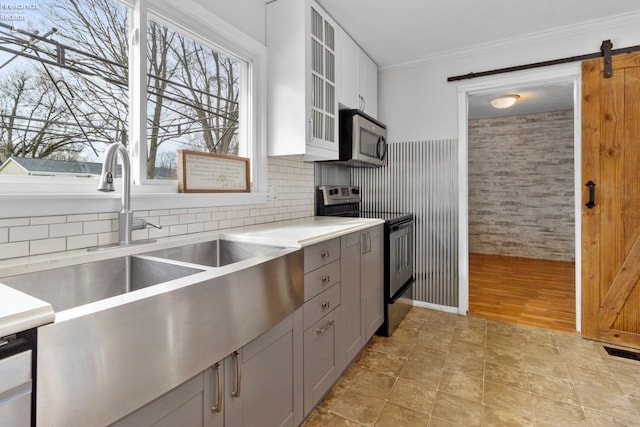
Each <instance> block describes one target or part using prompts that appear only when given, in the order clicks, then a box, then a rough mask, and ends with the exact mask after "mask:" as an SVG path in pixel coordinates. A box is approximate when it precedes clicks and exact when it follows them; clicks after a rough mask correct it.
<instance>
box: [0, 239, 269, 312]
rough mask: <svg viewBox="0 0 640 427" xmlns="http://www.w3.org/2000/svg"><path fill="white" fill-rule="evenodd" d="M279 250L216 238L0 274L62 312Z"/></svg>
mask: <svg viewBox="0 0 640 427" xmlns="http://www.w3.org/2000/svg"><path fill="white" fill-rule="evenodd" d="M281 249H282V248H281V247H276V246H267V245H260V244H254V243H248V242H236V241H231V240H224V239H217V240H211V241H207V242H201V243H193V244H188V245H185V246H178V247H173V248H168V249H161V250H157V251H153V252H146V253H143V254H141V255H127V256H121V257H116V258H109V259H105V260H100V261H93V262H88V263H84V264H76V265H71V266H67V267H59V268H55V269H50V270H44V271H39V272H34V273H27V274H21V275H18V276H12V277H7V278H0V283H2V284H4V285H7V286H10V287H12V288H14V289H17V290H19V291H21V292H24V293H26V294H28V295H31V296H33V297H35V298H38V299H41V300H43V301H46V302H48V303H49V304H51V306H52V307H53V310H54V311H55V312H56V313H60V312H62V311H64V310H68V309H71V308H75V307H78V306H82V305H85V304H89V303H93V302H96V301H101V300H104V299H107V298H111V297H114V296H117V295H121V294H124V293H127V292H131V291H136V290H139V289H143V288H147V287H149V286H153V285H158V284H161V283H165V282H168V281H171V280H175V279H179V278H182V277H186V276H190V275H192V274H196V273H201V272H203V271H206V270H207V269H209V268H217V267H223V266H227V265H230V264H234V263H237V262H240V261H245V260H249V259H252V258H255V257H259V256H263V255H267V254H270V253H274V252H277V251H278V250H281ZM172 261H178V262H172Z"/></svg>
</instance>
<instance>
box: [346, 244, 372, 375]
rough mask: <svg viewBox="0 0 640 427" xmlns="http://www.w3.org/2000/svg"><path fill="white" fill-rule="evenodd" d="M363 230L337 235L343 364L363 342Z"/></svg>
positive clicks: (349, 360)
mask: <svg viewBox="0 0 640 427" xmlns="http://www.w3.org/2000/svg"><path fill="white" fill-rule="evenodd" d="M361 237H362V233H360V232H358V233H352V234H348V235H346V236H342V237H341V238H340V256H341V259H340V261H341V268H340V270H341V271H340V277H341V280H342V282H341V288H340V289H341V297H340V301H341V304H342V319H343V322H342V329H341V334H342V342H343V346H344V357H345V365H346V364H348V363H349V362H351V361H352V360H353V359H354V358H355V357H356V355H357V354H358V353H359V352H360V350H362V348H363V347H364V345H365V342H366V341H365V337H364V328H363V327H362V325H363V324H364V322H365V318H364V313H365V296H364V294H363V292H362V291H363V289H362V267H361V257H362V255H361V253H362V250H363V249H362V245H361V240H362V239H361Z"/></svg>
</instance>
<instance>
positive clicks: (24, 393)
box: [0, 335, 33, 427]
mask: <svg viewBox="0 0 640 427" xmlns="http://www.w3.org/2000/svg"><path fill="white" fill-rule="evenodd" d="M31 352H32V350H31V345H30V343H29V341H27V340H26V339H24V338H17V337H16V336H15V335H11V336H9V337H4V338H0V425H3V426H12V427H13V426H15V427H22V426H30V425H31V393H32V379H33V378H32V371H31Z"/></svg>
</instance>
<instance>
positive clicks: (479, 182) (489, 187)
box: [469, 110, 575, 261]
mask: <svg viewBox="0 0 640 427" xmlns="http://www.w3.org/2000/svg"><path fill="white" fill-rule="evenodd" d="M573 166H574V153H573V111H572V110H569V111H560V112H550V113H539V114H528V115H520V116H511V117H503V118H493V119H476V120H469V250H470V252H473V253H485V254H499V255H510V256H520V257H527V258H538V259H550V260H563V261H571V260H573V259H574V256H575V254H574V252H575V247H574V220H575V218H574V217H575V215H574V167H573Z"/></svg>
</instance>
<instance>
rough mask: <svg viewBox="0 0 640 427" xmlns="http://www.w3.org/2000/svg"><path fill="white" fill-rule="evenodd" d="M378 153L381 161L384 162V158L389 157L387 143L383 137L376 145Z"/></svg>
mask: <svg viewBox="0 0 640 427" xmlns="http://www.w3.org/2000/svg"><path fill="white" fill-rule="evenodd" d="M376 153H377V154H378V158H379V159H380V160H384V158H385V157H386V156H387V141H385V140H384V137H383V136H381V137H379V138H378V143H377V144H376Z"/></svg>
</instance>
